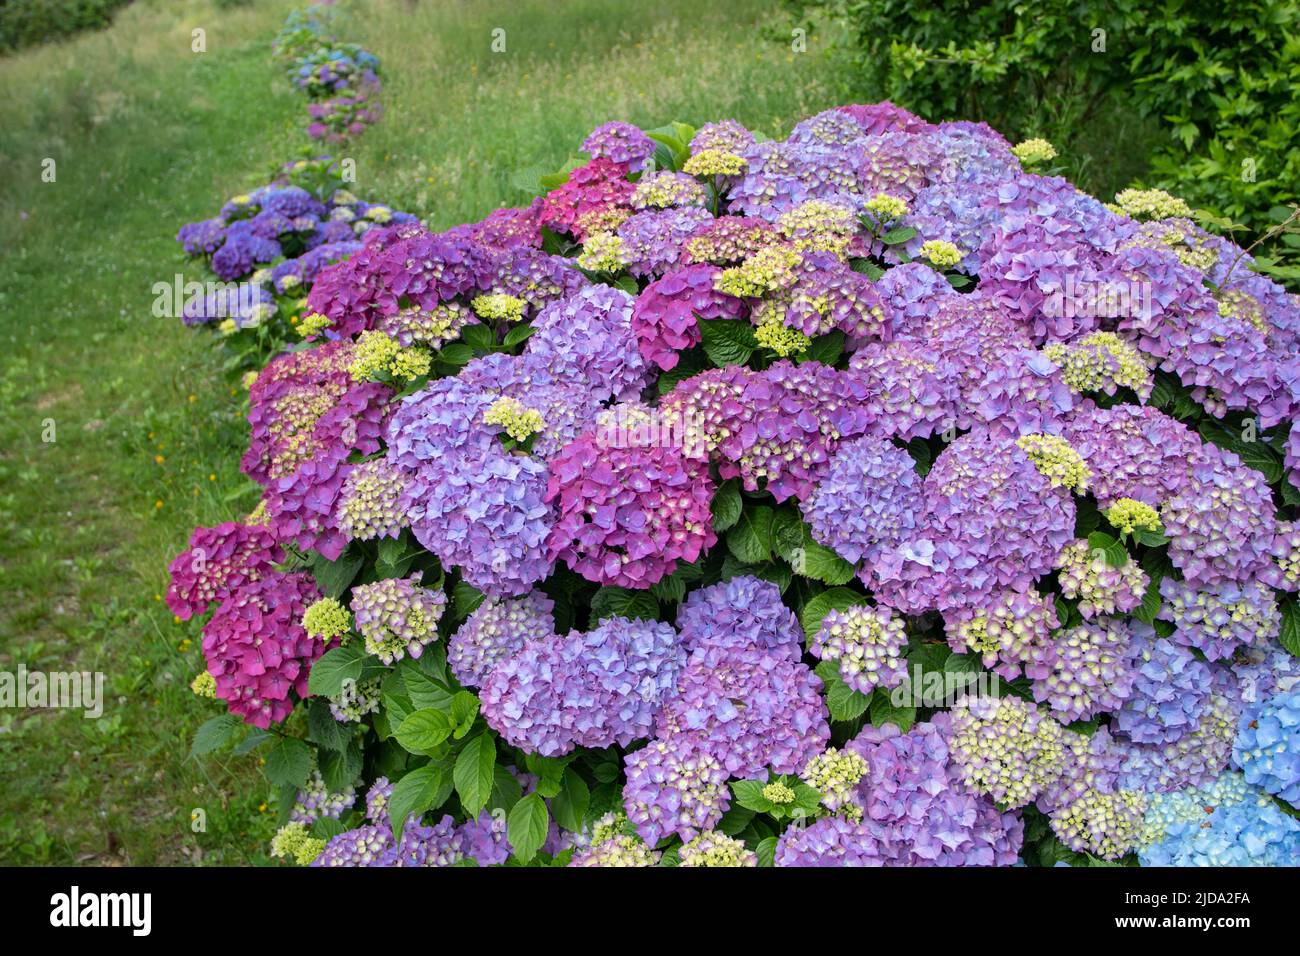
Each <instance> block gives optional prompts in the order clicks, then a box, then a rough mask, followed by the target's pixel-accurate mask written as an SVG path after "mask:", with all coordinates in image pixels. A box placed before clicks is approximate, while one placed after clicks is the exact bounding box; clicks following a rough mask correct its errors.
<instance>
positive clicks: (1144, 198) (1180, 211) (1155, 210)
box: [1106, 189, 1192, 219]
mask: <svg viewBox="0 0 1300 956" xmlns="http://www.w3.org/2000/svg"><path fill="white" fill-rule="evenodd" d="M1106 208H1107V209H1109V210H1110V211H1111V212H1118V213H1123V214H1124V215H1125V216H1128V217H1129V218H1130V219H1171V218H1173V217H1175V216H1178V217H1182V218H1184V219H1190V218H1191V215H1192V207H1191V206H1189V205H1187V203H1186V202H1184V201H1183V200H1182V199H1179V198H1178V197H1177V196H1171V195H1170V194H1169V193H1167V192H1165V191H1164V190H1163V189H1121V190H1120V191H1119V192H1117V193H1116V194H1115V201H1114V202H1113V203H1107V204H1106Z"/></svg>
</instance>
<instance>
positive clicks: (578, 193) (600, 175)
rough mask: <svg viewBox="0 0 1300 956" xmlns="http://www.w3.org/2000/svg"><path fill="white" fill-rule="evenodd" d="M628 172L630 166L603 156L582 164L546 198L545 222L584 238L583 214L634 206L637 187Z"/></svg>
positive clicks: (543, 221) (559, 230)
mask: <svg viewBox="0 0 1300 956" xmlns="http://www.w3.org/2000/svg"><path fill="white" fill-rule="evenodd" d="M627 173H628V167H627V166H625V165H623V164H621V163H616V162H614V161H613V160H611V159H606V158H604V157H597V158H595V159H593V160H592V161H591V162H589V163H587V165H585V166H579V167H578V168H577V169H575V170H573V171H572V172H570V173H569V179H568V181H567V182H565V183H564V184H563V185H561V186H557V187H556V188H555V189H552V190H551V191H550V192H549V193H547V194H546V196H545V197H544V200H543V204H542V213H541V223H542V225H544V226H546V227H547V228H549V229H552V230H554V231H556V232H567V233H570V234H571V235H573V236H574V237H575V238H577V239H583V238H584V237H585V233H584V231H583V229H582V228H581V226H579V224H578V221H579V220H580V219H581V218H582V217H583V216H584V215H586V214H588V213H592V212H599V211H603V210H607V209H612V208H618V207H624V208H629V209H630V208H631V206H630V204H631V200H632V193H633V192H634V191H635V189H636V186H635V184H633V183H630V182H628V181H627V178H626V177H627Z"/></svg>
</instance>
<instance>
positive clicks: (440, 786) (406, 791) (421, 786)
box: [388, 762, 452, 838]
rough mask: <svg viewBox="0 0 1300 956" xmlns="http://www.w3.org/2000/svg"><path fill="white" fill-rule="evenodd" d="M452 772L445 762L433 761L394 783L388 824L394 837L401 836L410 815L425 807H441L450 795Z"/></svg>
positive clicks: (389, 805)
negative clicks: (449, 771) (448, 769)
mask: <svg viewBox="0 0 1300 956" xmlns="http://www.w3.org/2000/svg"><path fill="white" fill-rule="evenodd" d="M451 790H452V781H451V775H450V774H449V773H447V768H446V766H445V765H444V764H441V763H438V762H433V763H428V764H425V765H424V766H423V767H417V768H416V769H414V770H412V771H411V772H410V773H408V774H407V775H406V776H405V777H403V778H402V779H401V780H399V781H397V783H396V784H394V785H393V793H392V795H391V796H390V797H389V798H388V823H389V826H390V827H392V830H393V836H394V837H399V838H400V836H401V833H402V828H403V827H404V826H405V825H406V820H407V818H408V817H410V816H411V815H415V816H416V817H419V816H420V815H421V814H423V813H424V812H425V811H426V810H433V809H435V808H437V807H440V806H442V804H443V803H444V802H445V801H446V799H447V798H448V797H449V796H451Z"/></svg>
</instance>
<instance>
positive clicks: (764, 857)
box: [754, 836, 777, 866]
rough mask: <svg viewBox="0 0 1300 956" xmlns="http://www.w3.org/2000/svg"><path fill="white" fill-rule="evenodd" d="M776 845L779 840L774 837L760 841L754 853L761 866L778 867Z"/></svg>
mask: <svg viewBox="0 0 1300 956" xmlns="http://www.w3.org/2000/svg"><path fill="white" fill-rule="evenodd" d="M776 843H777V838H776V837H774V836H770V837H763V839H761V840H759V841H758V846H756V847H755V848H754V853H755V855H756V856H757V857H758V865H759V866H775V865H776Z"/></svg>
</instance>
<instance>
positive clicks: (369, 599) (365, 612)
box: [352, 573, 447, 664]
mask: <svg viewBox="0 0 1300 956" xmlns="http://www.w3.org/2000/svg"><path fill="white" fill-rule="evenodd" d="M419 577H420V574H419V573H416V574H413V575H411V576H410V577H409V578H386V579H384V580H382V581H376V582H375V583H374V584H361V585H358V586H357V587H355V588H353V590H352V613H353V614H354V615H356V626H357V633H359V634H360V635H361V636H362V637H363V638H365V642H366V652H367V653H370V654H374V655H375V656H376V657H378V658H379V659H380V660H381V661H383V662H384V663H385V664H392V663H393V662H395V661H399V660H401V659H402V658H403V657H405V656H407V655H408V654H409V655H410V656H411V657H419V656H420V655H421V654H422V653H423V652H424V648H425V646H426V645H428V644H430V643H432V642H433V641H435V640H437V639H438V621H439V619H441V617H442V612H443V609H444V607H445V606H446V604H447V597H446V595H444V594H443V593H442V592H441V591H434V590H430V589H429V588H423V587H420V585H419V581H418V579H419Z"/></svg>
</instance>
